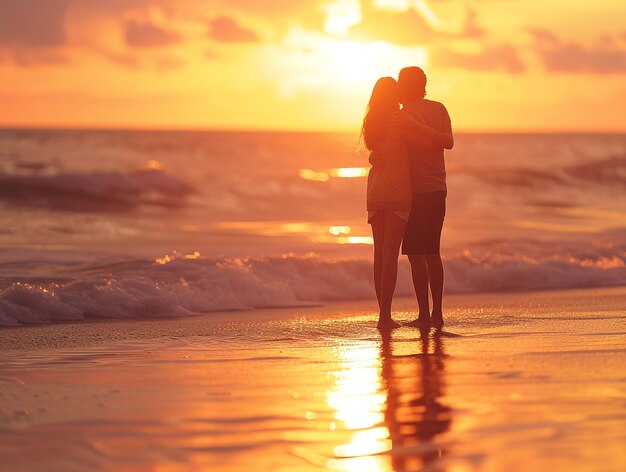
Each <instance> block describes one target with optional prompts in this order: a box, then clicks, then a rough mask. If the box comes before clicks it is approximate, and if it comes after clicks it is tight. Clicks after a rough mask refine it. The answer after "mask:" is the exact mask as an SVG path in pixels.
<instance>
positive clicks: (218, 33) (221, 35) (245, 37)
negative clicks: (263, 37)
mask: <svg viewBox="0 0 626 472" xmlns="http://www.w3.org/2000/svg"><path fill="white" fill-rule="evenodd" d="M209 37H210V38H212V39H214V40H216V41H220V42H223V43H250V42H256V41H258V40H259V36H258V35H257V34H256V33H255V32H254V31H252V30H251V29H248V28H245V27H243V26H241V25H240V24H239V23H238V22H237V21H235V20H234V19H233V18H230V17H227V16H220V17H218V18H214V19H213V20H211V22H210V23H209Z"/></svg>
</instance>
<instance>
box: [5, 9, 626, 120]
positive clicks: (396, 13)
mask: <svg viewBox="0 0 626 472" xmlns="http://www.w3.org/2000/svg"><path fill="white" fill-rule="evenodd" d="M624 18H626V2H624V1H623V0H603V1H598V2H576V1H572V0H508V1H503V0H476V1H472V2H468V1H457V0H438V1H435V0H431V1H427V0H361V1H359V0H300V1H298V0H106V1H100V0H19V1H14V0H0V83H1V84H2V88H1V89H0V104H1V105H0V126H32V125H37V126H77V127H126V126H130V127H140V128H153V127H158V128H162V127H165V128H187V127H192V128H220V129H224V128H234V129H307V130H313V129H325V130H351V129H354V128H355V127H358V126H359V121H360V120H361V117H362V113H363V109H364V106H365V103H366V101H367V99H368V97H369V93H370V91H371V87H372V86H373V84H374V82H375V81H376V79H377V78H378V77H380V76H383V75H392V76H395V75H396V74H397V72H398V70H399V69H400V68H401V67H403V66H406V65H419V66H422V67H423V68H424V69H425V70H426V73H427V75H428V78H429V86H428V96H429V98H432V99H434V100H439V101H442V102H444V103H445V104H446V106H447V107H448V109H449V111H450V114H451V116H452V120H453V124H454V125H455V127H456V129H457V130H496V131H497V130H501V131H504V130H520V131H524V130H586V131H593V130H612V131H626V114H625V113H624V111H623V110H624V97H626V80H625V79H626V28H625V26H624V21H623V19H624Z"/></svg>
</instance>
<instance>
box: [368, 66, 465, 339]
mask: <svg viewBox="0 0 626 472" xmlns="http://www.w3.org/2000/svg"><path fill="white" fill-rule="evenodd" d="M425 96H426V74H424V71H423V70H422V69H420V68H419V67H406V68H404V69H402V70H401V71H400V74H399V75H398V81H397V82H396V80H394V79H393V78H391V77H383V78H381V79H379V80H378V82H376V85H375V86H374V90H373V91H372V96H371V98H370V101H369V104H368V107H367V112H366V114H365V118H364V120H363V130H362V131H363V138H364V141H365V146H366V147H367V149H369V150H370V151H371V152H370V157H369V161H370V164H371V165H372V168H371V169H370V172H369V175H368V180H367V211H368V223H370V224H371V225H372V234H373V237H374V285H375V287H376V297H377V299H378V305H379V308H380V315H379V320H378V327H379V329H381V330H389V329H393V328H397V327H399V326H400V325H399V324H398V323H397V322H395V321H394V320H393V319H392V316H391V301H392V298H393V293H394V290H395V287H396V279H397V275H398V252H399V250H400V245H402V254H405V255H407V256H408V258H409V262H410V264H411V275H412V278H413V286H414V288H415V295H416V297H417V302H418V306H419V315H418V317H417V318H416V319H415V320H413V321H412V322H411V323H409V325H411V326H417V327H419V328H429V327H431V326H433V327H435V328H436V329H441V327H442V326H443V312H442V308H441V302H442V297H443V264H442V262H441V256H440V255H439V250H440V240H441V230H442V228H443V220H444V216H445V212H446V194H447V187H446V170H445V163H444V156H443V153H444V149H452V146H453V145H454V138H453V136H452V126H451V124H450V116H449V115H448V111H447V110H446V108H445V107H444V106H443V104H441V103H439V102H435V101H432V100H427V99H426V98H425ZM400 104H402V108H400ZM429 286H430V293H431V295H432V301H433V308H432V312H431V311H430V304H429V296H428V290H429Z"/></svg>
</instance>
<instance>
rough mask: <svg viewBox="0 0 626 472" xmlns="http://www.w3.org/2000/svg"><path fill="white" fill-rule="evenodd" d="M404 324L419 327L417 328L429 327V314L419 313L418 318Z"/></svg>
mask: <svg viewBox="0 0 626 472" xmlns="http://www.w3.org/2000/svg"><path fill="white" fill-rule="evenodd" d="M404 326H410V327H412V328H419V329H427V328H430V326H431V322H430V316H421V315H420V316H419V317H418V318H416V319H414V320H413V321H411V322H410V323H407V324H405V325H404Z"/></svg>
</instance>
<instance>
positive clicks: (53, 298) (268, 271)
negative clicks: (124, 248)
mask: <svg viewBox="0 0 626 472" xmlns="http://www.w3.org/2000/svg"><path fill="white" fill-rule="evenodd" d="M445 266H446V290H447V292H448V293H462V292H482V291H509V290H532V289H557V288H573V287H593V286H607V285H621V284H626V244H624V245H622V246H615V245H606V246H602V247H595V248H585V249H580V250H577V251H571V250H567V251H566V250H564V249H563V248H560V249H559V250H558V251H557V250H556V249H555V248H550V247H546V248H545V252H543V253H542V254H541V255H539V256H538V255H535V256H533V257H530V256H528V255H524V254H523V253H515V252H510V251H509V252H491V253H485V254H483V255H480V256H479V255H475V254H472V253H471V252H469V251H463V252H460V253H458V254H455V255H452V256H450V257H447V258H446V259H445ZM94 267H96V265H94ZM97 267H98V269H97V270H96V269H94V270H93V271H85V270H82V271H81V273H80V274H75V275H74V276H69V277H67V276H64V278H63V279H54V278H52V277H48V278H44V277H41V276H39V277H36V278H35V277H31V278H30V280H28V279H27V278H22V279H21V280H17V279H12V280H11V279H5V281H4V286H3V289H2V290H0V325H4V326H16V325H20V324H36V323H53V322H60V321H79V320H83V319H86V318H150V317H174V316H188V315H194V314H201V313H207V312H212V311H224V310H250V309H258V308H269V307H290V306H304V305H310V304H319V303H323V302H328V301H333V300H353V299H367V298H371V297H372V296H373V293H374V292H373V288H372V280H371V279H372V277H371V261H370V260H369V259H365V258H357V259H324V258H321V257H319V256H316V255H310V256H295V255H287V256H282V257H254V258H225V257H202V256H200V255H199V254H197V253H195V254H187V255H185V254H173V255H170V256H166V257H163V258H159V259H157V260H156V261H142V260H135V261H125V262H121V261H113V262H112V263H111V264H108V265H102V264H99V265H97ZM86 273H89V274H90V275H89V276H85V274H86ZM94 274H95V275H94ZM98 274H100V275H98ZM396 293H397V294H398V295H411V294H412V285H411V282H410V270H409V267H408V264H407V263H406V262H405V261H404V260H403V262H402V263H401V265H400V274H399V280H398V288H397V292H396Z"/></svg>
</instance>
